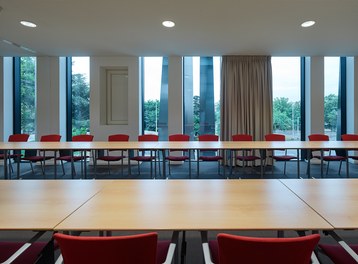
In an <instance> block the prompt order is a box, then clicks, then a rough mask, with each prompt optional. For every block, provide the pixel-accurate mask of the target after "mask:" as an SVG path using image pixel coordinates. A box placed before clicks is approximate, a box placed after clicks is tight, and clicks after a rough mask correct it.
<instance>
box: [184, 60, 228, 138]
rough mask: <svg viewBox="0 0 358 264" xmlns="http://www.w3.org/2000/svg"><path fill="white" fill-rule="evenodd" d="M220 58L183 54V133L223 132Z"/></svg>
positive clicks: (195, 135) (192, 134)
mask: <svg viewBox="0 0 358 264" xmlns="http://www.w3.org/2000/svg"><path fill="white" fill-rule="evenodd" d="M220 67H221V57H184V133H185V134H188V135H190V137H191V139H194V140H196V139H197V136H198V135H202V134H216V135H220Z"/></svg>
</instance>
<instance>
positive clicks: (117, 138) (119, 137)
mask: <svg viewBox="0 0 358 264" xmlns="http://www.w3.org/2000/svg"><path fill="white" fill-rule="evenodd" d="M108 141H109V142H127V141H129V135H126V134H115V135H109V136H108ZM113 151H120V152H121V155H110V152H113ZM124 151H125V150H123V149H118V150H109V149H108V150H107V151H106V152H107V155H104V156H100V157H98V158H97V159H96V161H97V160H102V161H106V162H107V165H108V174H110V173H111V169H110V162H113V161H121V163H122V164H121V173H122V176H123V159H124V158H126V156H125V155H124Z"/></svg>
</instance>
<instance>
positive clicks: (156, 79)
mask: <svg viewBox="0 0 358 264" xmlns="http://www.w3.org/2000/svg"><path fill="white" fill-rule="evenodd" d="M142 65H143V69H142V73H143V83H142V87H143V104H142V105H143V114H142V120H143V126H142V128H143V132H142V133H143V134H156V135H159V139H160V140H167V139H168V58H167V57H143V58H142Z"/></svg>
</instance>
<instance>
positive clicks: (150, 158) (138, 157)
mask: <svg viewBox="0 0 358 264" xmlns="http://www.w3.org/2000/svg"><path fill="white" fill-rule="evenodd" d="M154 159H155V157H154V156H136V157H133V158H131V160H136V161H151V160H154Z"/></svg>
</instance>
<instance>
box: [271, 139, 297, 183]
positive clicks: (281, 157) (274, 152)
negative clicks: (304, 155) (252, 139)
mask: <svg viewBox="0 0 358 264" xmlns="http://www.w3.org/2000/svg"><path fill="white" fill-rule="evenodd" d="M265 140H266V141H286V137H285V135H281V134H267V135H265ZM270 152H271V155H270V156H268V157H269V158H272V160H275V161H283V162H285V165H284V169H283V174H284V175H286V162H287V161H290V160H293V159H297V157H296V156H292V155H287V149H275V150H271V151H270ZM277 152H283V154H277ZM265 165H266V162H265ZM272 173H273V161H272ZM297 176H299V171H298V167H297Z"/></svg>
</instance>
